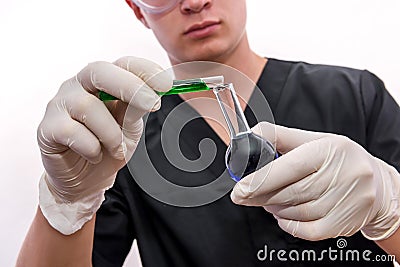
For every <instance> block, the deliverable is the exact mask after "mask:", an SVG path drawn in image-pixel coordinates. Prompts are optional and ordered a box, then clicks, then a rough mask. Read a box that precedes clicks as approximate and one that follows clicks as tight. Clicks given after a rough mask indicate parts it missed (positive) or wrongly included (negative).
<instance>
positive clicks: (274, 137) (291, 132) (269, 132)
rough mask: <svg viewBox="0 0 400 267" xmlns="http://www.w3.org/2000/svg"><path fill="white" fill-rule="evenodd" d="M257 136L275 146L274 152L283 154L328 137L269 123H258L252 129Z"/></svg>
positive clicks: (318, 133)
mask: <svg viewBox="0 0 400 267" xmlns="http://www.w3.org/2000/svg"><path fill="white" fill-rule="evenodd" d="M252 130H253V131H254V133H255V134H258V135H260V136H262V137H264V138H266V139H267V140H269V141H270V142H271V141H272V143H273V144H274V145H275V147H276V150H277V151H279V152H280V153H281V154H285V153H287V152H289V151H291V150H293V149H295V148H296V147H298V146H301V145H303V144H305V143H308V142H310V141H314V140H317V139H320V138H323V137H327V136H330V135H331V134H328V133H320V132H311V131H305V130H300V129H295V128H288V127H284V126H280V125H276V124H272V123H269V122H265V121H264V122H260V123H258V124H257V125H256V126H254V127H253V128H252Z"/></svg>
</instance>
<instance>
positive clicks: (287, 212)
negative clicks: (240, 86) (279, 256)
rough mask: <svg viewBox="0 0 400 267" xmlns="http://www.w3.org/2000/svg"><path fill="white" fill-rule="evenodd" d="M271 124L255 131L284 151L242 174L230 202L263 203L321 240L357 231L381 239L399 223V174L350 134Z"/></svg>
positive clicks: (289, 226) (284, 222)
mask: <svg viewBox="0 0 400 267" xmlns="http://www.w3.org/2000/svg"><path fill="white" fill-rule="evenodd" d="M272 127H273V126H272V125H271V124H268V123H260V124H258V125H257V126H256V127H255V129H254V132H256V133H257V134H259V135H261V136H263V137H265V138H267V139H269V140H273V139H274V138H273V137H272V136H270V135H271V134H270V133H274V132H275V133H276V147H277V150H278V151H279V152H281V153H282V154H283V155H282V156H281V157H279V158H278V159H276V160H275V161H273V162H271V163H270V164H268V165H266V166H265V167H264V168H262V169H260V170H258V171H256V172H254V173H252V174H250V175H248V176H246V177H244V178H243V179H242V180H241V181H240V182H239V183H237V184H236V185H235V187H234V189H233V192H232V194H231V198H232V201H233V202H234V203H237V204H241V205H246V206H262V207H264V208H265V210H267V211H268V212H271V213H272V214H273V215H274V216H275V218H276V219H277V220H278V224H279V226H280V227H281V228H282V229H283V230H284V231H286V232H288V233H290V234H292V235H293V236H296V237H300V238H303V239H307V240H322V239H326V238H331V237H337V236H350V235H353V234H354V233H356V232H357V231H359V230H362V233H363V234H364V236H365V237H367V238H369V239H372V240H381V239H385V238H387V237H389V236H390V235H391V234H393V233H394V232H395V231H396V230H397V228H398V227H399V224H400V175H399V173H398V172H397V170H396V169H395V168H394V167H392V166H389V165H388V164H386V163H385V162H383V161H381V160H379V159H378V158H375V157H373V156H372V155H370V154H369V153H368V152H367V151H365V150H364V149H363V148H362V147H361V146H360V145H358V144H357V143H355V142H353V141H351V140H350V139H349V138H346V137H343V136H339V135H334V134H326V133H317V132H308V131H302V130H297V129H290V128H285V127H281V126H276V128H275V130H274V129H273V128H272Z"/></svg>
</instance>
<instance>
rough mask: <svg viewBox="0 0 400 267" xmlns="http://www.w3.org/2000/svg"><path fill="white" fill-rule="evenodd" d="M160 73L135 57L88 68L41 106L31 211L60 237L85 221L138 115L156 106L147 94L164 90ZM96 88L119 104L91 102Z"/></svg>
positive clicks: (138, 129)
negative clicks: (38, 173) (35, 205)
mask: <svg viewBox="0 0 400 267" xmlns="http://www.w3.org/2000/svg"><path fill="white" fill-rule="evenodd" d="M161 71H162V69H161V67H159V66H158V65H156V64H155V63H153V62H151V61H148V60H144V59H140V58H135V57H124V58H121V59H119V60H117V61H116V62H115V63H113V64H111V63H107V62H95V63H91V64H89V65H88V66H87V67H85V68H84V69H83V70H82V71H80V72H79V73H78V74H77V75H76V76H75V77H73V78H71V79H69V80H67V81H65V82H64V83H63V84H62V85H61V87H60V89H59V91H58V93H57V95H56V96H55V97H54V98H53V99H52V100H51V101H50V102H49V104H48V106H47V109H46V113H45V116H44V118H43V120H42V122H41V123H40V125H39V127H38V143H39V147H40V151H41V155H42V161H43V165H44V167H45V173H44V175H43V176H42V179H41V181H40V183H39V205H40V208H41V210H42V213H43V215H44V216H45V217H46V219H47V220H48V222H49V223H50V225H52V226H53V227H54V228H55V229H57V230H58V231H60V232H61V233H63V234H72V233H74V232H75V231H77V230H79V229H80V228H81V227H82V226H83V224H84V223H85V222H87V221H88V220H90V219H91V218H92V216H93V214H94V213H95V212H96V211H97V209H98V208H99V207H100V205H101V203H102V201H103V200H104V192H105V190H106V189H108V188H109V187H111V186H112V185H113V183H114V180H115V177H116V173H117V171H118V170H119V169H120V168H121V167H123V166H124V165H125V163H126V160H125V159H129V158H130V157H131V156H132V154H133V152H134V150H135V148H136V146H137V143H138V141H139V139H140V136H141V134H142V130H143V120H142V116H143V115H144V114H145V113H147V112H149V111H153V110H157V109H159V108H160V104H161V101H160V97H159V96H158V95H157V94H156V93H155V91H154V90H156V91H167V90H169V88H170V87H171V85H172V80H171V77H169V76H168V75H167V73H165V72H163V73H160V72H161ZM156 74H157V75H156ZM155 75H156V76H155ZM99 90H101V91H104V92H106V93H109V94H110V95H113V96H115V97H117V98H118V99H120V100H117V101H110V102H107V103H103V102H102V101H101V100H99V99H98V97H97V96H96V95H97V94H98V92H99ZM128 105H129V108H128Z"/></svg>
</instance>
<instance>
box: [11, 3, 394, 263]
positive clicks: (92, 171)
mask: <svg viewBox="0 0 400 267" xmlns="http://www.w3.org/2000/svg"><path fill="white" fill-rule="evenodd" d="M128 4H129V5H130V7H131V8H132V9H133V11H134V12H135V15H136V17H137V18H138V19H139V20H140V21H141V22H142V23H143V24H144V25H145V26H146V27H148V28H150V29H152V30H153V32H154V34H155V36H156V37H157V39H158V41H159V42H160V44H161V45H162V46H163V48H164V49H165V51H166V52H167V53H168V56H169V59H170V61H171V64H172V65H177V64H179V63H183V62H192V61H197V60H199V61H213V62H217V63H221V64H224V65H227V66H229V67H231V68H233V69H236V70H238V71H239V72H241V73H243V75H245V76H247V77H248V78H249V79H250V80H251V81H253V82H254V83H255V82H257V85H258V87H260V89H261V91H262V94H263V96H264V97H265V98H266V99H268V102H269V104H270V105H271V109H272V112H273V114H274V116H275V120H276V123H277V124H278V125H285V126H288V127H293V128H303V129H306V130H312V131H319V132H332V133H336V134H339V135H332V134H323V133H319V132H308V131H301V130H296V129H290V128H285V127H281V126H277V127H276V130H275V131H276V147H277V150H278V151H279V152H280V153H281V154H283V156H281V157H280V158H278V159H277V160H275V161H274V162H273V163H272V164H271V165H268V166H266V167H264V168H262V169H260V170H259V171H257V172H255V173H254V174H251V175H249V176H247V177H245V178H244V179H243V180H242V181H241V182H239V183H238V184H237V185H236V186H235V188H234V189H233V192H232V194H231V197H229V195H225V196H224V197H222V198H220V199H218V200H216V201H214V202H211V203H208V204H207V205H202V206H197V207H190V208H189V207H187V208H185V207H177V206H173V205H166V204H164V203H163V202H161V201H159V200H156V199H154V198H152V196H150V195H148V194H147V193H146V192H145V191H144V190H143V189H142V188H141V187H140V185H139V184H138V182H137V181H138V179H139V180H140V179H147V180H151V179H153V177H152V176H146V175H141V173H142V171H143V170H145V171H146V170H147V167H146V165H145V161H144V160H143V159H144V156H143V155H144V153H143V150H147V152H148V153H149V154H148V156H149V158H150V160H151V161H152V162H153V164H154V167H155V168H157V170H158V171H159V172H160V173H161V174H162V175H163V176H165V177H167V178H168V179H169V180H170V181H172V182H175V183H178V184H179V183H182V184H184V185H188V186H190V185H192V186H193V185H194V186H198V185H199V184H201V182H202V181H204V180H206V181H207V182H210V181H213V180H214V179H215V178H216V177H218V176H219V175H220V174H221V172H223V169H224V166H223V164H221V160H220V159H221V155H223V154H221V152H219V154H217V156H216V160H215V162H216V164H213V165H211V166H210V167H208V168H207V169H205V170H199V171H198V172H193V173H190V174H189V173H187V172H184V173H182V170H177V169H176V168H173V167H171V166H170V165H171V164H168V163H167V159H165V156H163V154H162V153H161V152H162V150H161V149H162V147H161V143H160V140H161V135H162V133H161V131H160V128H161V126H162V125H163V122H164V121H166V120H167V118H168V114H170V113H171V112H173V110H174V108H175V107H176V106H178V105H181V104H182V103H186V102H188V103H192V102H190V101H191V100H193V99H196V98H199V96H201V97H204V98H212V97H213V96H212V92H203V93H196V94H185V95H182V96H181V97H178V96H177V97H172V98H163V100H162V101H163V102H162V105H161V100H160V98H159V97H158V95H157V94H156V93H155V91H167V90H168V89H169V88H170V86H171V81H170V78H169V77H168V75H167V74H166V73H165V72H161V69H160V68H159V67H158V66H157V65H155V64H154V63H152V62H148V61H146V60H143V59H138V58H133V57H126V58H122V59H119V60H117V61H116V62H114V63H107V62H96V63H92V64H89V65H88V66H87V67H85V68H84V69H83V70H82V71H80V72H79V73H78V74H77V76H76V77H74V78H71V79H69V80H67V81H66V82H64V83H63V84H62V85H61V88H60V90H59V92H58V94H57V95H56V97H55V98H54V99H52V100H51V101H50V103H49V105H48V107H47V110H46V114H45V117H44V119H43V121H42V123H41V124H40V126H39V128H38V141H39V146H40V148H41V151H42V158H43V163H44V166H45V169H46V172H45V174H44V175H43V177H42V179H41V181H40V209H38V212H37V215H36V217H35V219H34V221H33V223H32V226H31V229H30V231H29V233H28V235H27V237H26V240H25V242H24V245H23V247H22V249H21V253H20V257H19V260H18V265H19V266H63V265H68V266H69V265H70V266H88V265H90V264H91V263H92V262H93V265H95V266H120V265H121V264H122V263H123V261H124V258H125V256H126V255H127V253H128V251H129V249H130V246H131V244H132V241H133V239H135V238H136V239H137V240H138V245H139V249H140V252H141V258H142V261H143V264H144V266H264V265H268V266H294V265H296V264H297V265H298V266H303V265H307V266H313V265H315V266H319V265H320V264H321V262H323V263H324V264H328V265H329V264H331V265H333V266H335V265H336V266H337V265H340V266H357V261H355V260H354V261H351V260H350V261H347V260H341V261H340V263H338V262H335V261H334V260H331V259H329V258H327V257H325V258H324V257H323V255H324V251H325V252H326V250H328V248H329V247H334V248H338V247H337V246H334V245H335V244H336V240H335V239H329V238H334V237H337V236H352V237H349V238H348V239H347V241H348V243H349V247H350V245H351V248H352V249H357V250H358V251H360V252H362V251H371V253H372V254H373V255H380V254H383V253H384V252H383V251H382V250H380V249H379V247H378V246H377V244H378V245H379V246H381V247H382V248H383V249H384V250H385V251H386V252H387V253H389V254H395V255H396V256H399V257H400V251H399V247H400V246H399V244H400V230H397V228H398V226H399V218H400V215H399V214H400V210H399V209H400V208H399V207H400V206H399V204H400V203H399V192H400V185H399V184H400V182H399V179H400V177H399V173H398V171H399V170H400V165H399V162H400V139H399V138H400V137H399V135H398V132H399V130H400V111H399V107H398V106H397V104H396V103H395V102H394V101H393V99H392V98H391V97H390V95H389V94H388V93H387V92H386V90H385V89H384V86H383V83H382V82H381V81H380V80H379V79H378V78H376V77H375V76H374V75H372V74H370V73H369V72H366V71H364V72H361V71H357V70H351V69H345V68H338V67H329V66H317V65H315V66H313V65H308V64H304V63H294V62H284V61H279V60H274V59H265V58H263V57H261V56H259V55H257V54H255V53H254V52H253V51H252V50H251V49H250V48H249V44H248V40H247V35H246V30H245V21H246V14H245V12H244V11H245V9H246V3H245V1H244V0H235V1H222V0H183V1H161V0H159V1H134V2H131V1H128ZM146 4H147V5H146ZM160 72H161V74H158V73H160ZM154 75H155V76H154ZM143 81H144V82H145V83H146V85H145V86H142V83H143ZM99 91H105V92H107V93H109V94H111V95H113V96H115V97H117V98H118V99H119V100H118V101H113V102H108V103H105V104H104V103H103V102H101V101H100V100H99V99H98V97H97V94H98V92H99ZM237 91H238V95H239V96H240V97H241V99H243V103H242V104H243V107H244V108H246V107H247V105H246V103H248V105H249V106H250V102H251V101H253V100H252V94H253V93H254V92H253V90H252V89H249V88H248V87H243V88H242V87H240V88H238V89H237ZM184 100H185V101H186V102H184ZM158 109H160V110H159V111H157V112H155V111H156V110H158ZM185 110H187V111H188V112H197V114H199V115H202V116H203V117H204V118H203V119H200V120H197V121H196V123H195V124H193V125H192V126H191V127H193V128H192V129H189V130H186V131H188V132H187V133H186V134H185V133H184V131H185V130H183V134H182V140H183V141H182V147H183V148H182V150H184V151H187V152H184V153H187V154H188V155H189V156H190V157H193V159H196V158H197V157H199V155H198V154H199V153H198V151H191V148H192V147H193V146H197V144H198V143H199V142H198V141H199V140H202V139H204V138H205V137H209V136H211V137H212V138H213V139H214V140H219V141H216V145H217V147H218V148H220V149H218V151H222V150H224V148H226V144H227V143H228V142H229V137H228V135H227V133H226V131H225V130H224V129H223V127H220V126H219V124H218V123H215V121H213V120H212V119H209V118H207V116H205V114H207V112H209V110H212V111H215V112H217V111H218V106H217V104H216V103H215V102H214V104H210V105H207V106H205V105H196V103H195V102H194V105H192V104H188V105H186V109H185ZM149 111H152V112H153V113H151V114H150V115H149V117H148V118H147V119H146V131H145V134H144V135H145V136H144V137H145V139H146V140H145V141H143V138H142V139H141V140H140V141H139V139H140V137H141V136H142V130H143V121H142V119H141V118H142V117H143V116H144V115H145V113H147V112H149ZM215 112H212V113H215ZM245 113H246V115H249V114H250V113H251V112H250V111H248V110H245ZM256 123H257V121H256V120H254V119H252V120H251V121H250V124H251V126H254V125H255V124H256ZM270 127H271V125H270V124H267V123H261V124H258V127H256V128H254V131H256V132H257V133H258V134H260V135H263V136H264V137H266V138H268V134H267V133H269V132H270V131H269V129H270ZM344 136H347V137H349V138H350V139H352V140H354V141H351V140H350V139H349V138H346V137H344ZM355 141H356V142H357V143H359V144H360V145H361V146H360V145H358V144H357V143H356V142H355ZM363 147H364V148H365V149H367V150H368V152H367V151H366V150H365V149H364V148H363ZM185 149H186V150H185ZM375 156H376V157H375ZM131 157H132V159H131V160H130V162H129V164H128V166H124V165H125V163H126V161H125V158H127V159H130V158H131ZM222 158H223V156H222ZM378 158H381V159H382V160H384V161H385V162H383V161H381V160H379V159H378ZM391 165H392V166H394V167H395V168H397V170H396V169H395V168H394V167H392V166H391ZM117 172H118V176H117V178H116V173H117ZM143 176H146V177H143ZM183 176H186V177H189V179H183ZM115 178H116V180H115ZM114 180H115V183H114ZM192 183H193V184H192ZM226 184H227V182H226V183H225V184H224V186H225V185H226ZM111 186H112V188H111V189H109V190H108V191H107V192H106V200H105V201H104V202H103V203H102V201H103V199H104V198H103V195H104V192H105V190H106V189H108V188H109V187H111ZM224 188H226V187H224ZM163 193H171V194H173V193H174V192H161V194H163ZM193 198H194V196H193ZM231 199H232V200H233V201H234V202H235V203H237V204H242V205H246V206H249V207H244V206H238V205H235V204H233V203H232V201H231ZM100 205H102V206H101V207H100ZM194 206H195V205H194ZM99 207H100V209H99ZM267 211H268V212H267ZM96 212H97V214H96ZM282 229H283V230H282ZM359 230H361V231H362V234H363V235H364V236H365V237H366V238H365V237H363V236H362V235H361V233H359ZM93 240H94V242H93ZM307 240H309V241H307ZM317 240H324V241H317ZM371 240H377V241H376V243H377V244H376V243H375V242H374V241H371ZM265 246H268V248H270V249H273V250H275V251H278V250H281V249H283V250H286V251H289V250H295V251H298V252H299V253H300V254H301V253H302V251H304V250H307V251H310V250H312V251H315V252H316V253H317V254H318V256H322V258H321V260H320V262H315V261H314V262H313V261H312V260H309V261H307V260H301V259H299V260H297V261H296V260H291V261H288V260H286V261H284V260H281V259H280V258H277V257H274V256H273V254H268V257H264V256H265V254H266V253H267V250H265V251H261V253H260V250H262V249H264V248H265ZM262 254H263V255H262ZM280 256H282V255H280ZM318 258H320V257H318ZM364 260H365V259H364ZM390 264H391V263H390V262H377V261H373V260H371V262H369V263H368V265H369V266H390ZM361 265H362V266H364V265H365V263H362V264H361Z"/></svg>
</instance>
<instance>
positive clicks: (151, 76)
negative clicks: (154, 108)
mask: <svg viewBox="0 0 400 267" xmlns="http://www.w3.org/2000/svg"><path fill="white" fill-rule="evenodd" d="M114 64H115V65H117V66H118V67H120V68H123V69H125V70H127V71H129V72H131V73H133V74H135V75H136V76H137V77H139V78H140V79H142V80H143V81H144V82H145V83H146V84H147V85H148V86H149V87H150V88H152V89H153V90H155V91H159V92H167V91H168V90H170V89H171V86H172V73H170V72H169V71H167V70H164V69H163V68H162V67H160V66H159V65H158V64H156V63H154V62H153V61H150V60H147V59H144V58H137V57H132V56H127V57H122V58H120V59H118V60H116V61H115V62H114Z"/></svg>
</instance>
